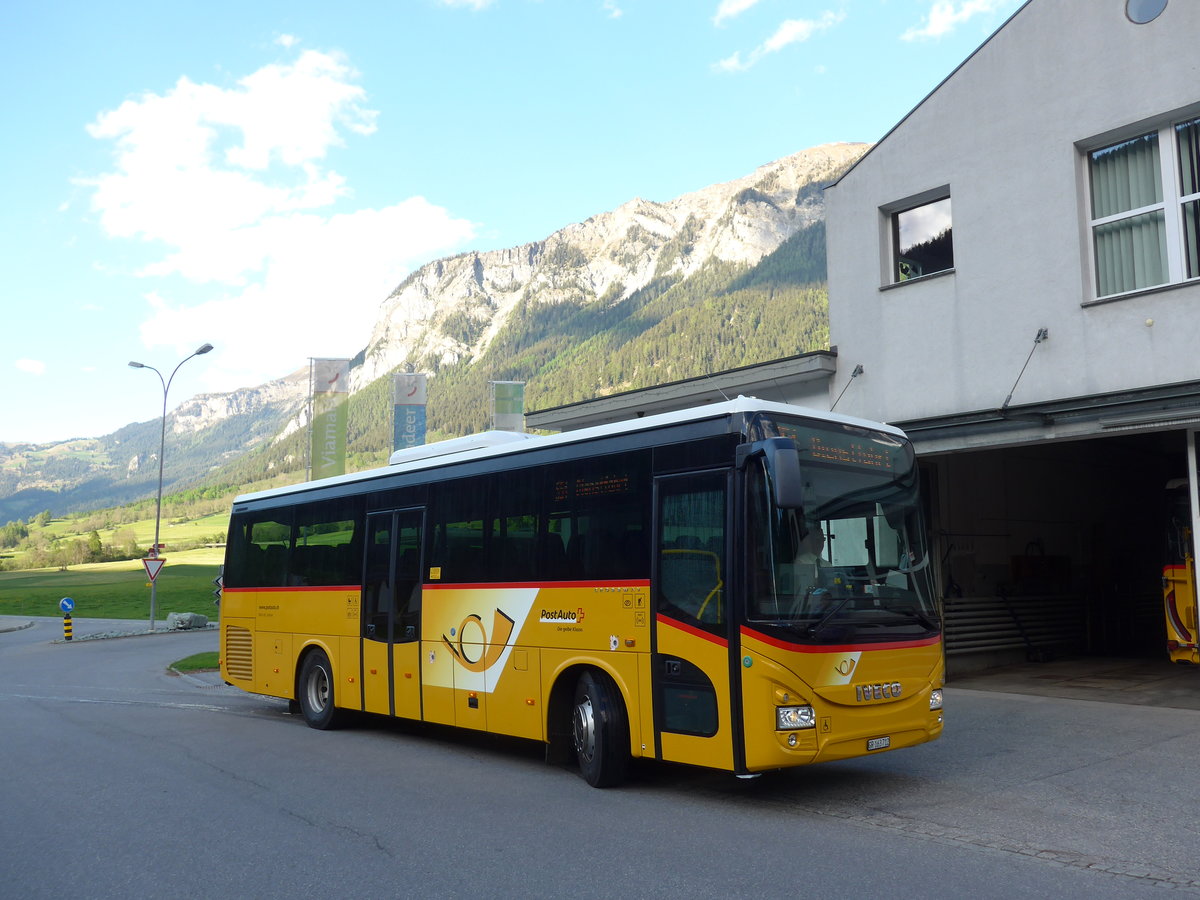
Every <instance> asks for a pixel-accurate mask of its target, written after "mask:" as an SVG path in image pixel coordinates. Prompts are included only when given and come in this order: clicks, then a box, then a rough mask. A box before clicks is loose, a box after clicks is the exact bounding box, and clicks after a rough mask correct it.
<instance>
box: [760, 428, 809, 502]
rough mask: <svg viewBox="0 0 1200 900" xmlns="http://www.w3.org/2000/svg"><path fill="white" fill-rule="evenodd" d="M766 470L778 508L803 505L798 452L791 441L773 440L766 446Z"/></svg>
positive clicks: (802, 478)
mask: <svg viewBox="0 0 1200 900" xmlns="http://www.w3.org/2000/svg"><path fill="white" fill-rule="evenodd" d="M767 472H768V473H769V474H770V476H771V486H772V489H773V491H774V493H775V505H776V506H778V507H779V508H780V509H801V508H803V506H804V477H803V476H802V475H801V474H800V452H799V451H798V450H797V449H796V445H795V444H793V443H792V442H791V441H786V442H784V441H781V442H779V443H778V444H776V443H775V442H774V441H772V442H771V445H770V446H768V447H767Z"/></svg>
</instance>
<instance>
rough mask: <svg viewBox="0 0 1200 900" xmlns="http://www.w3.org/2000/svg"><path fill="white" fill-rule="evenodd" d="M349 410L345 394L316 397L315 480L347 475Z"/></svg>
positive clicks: (314, 400)
mask: <svg viewBox="0 0 1200 900" xmlns="http://www.w3.org/2000/svg"><path fill="white" fill-rule="evenodd" d="M349 407H350V404H349V403H347V402H346V395H345V394H319V395H317V396H315V397H313V427H312V477H313V478H329V477H330V476H332V475H345V474H346V419H347V412H348V411H349Z"/></svg>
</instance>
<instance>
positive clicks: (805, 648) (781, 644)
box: [742, 626, 942, 653]
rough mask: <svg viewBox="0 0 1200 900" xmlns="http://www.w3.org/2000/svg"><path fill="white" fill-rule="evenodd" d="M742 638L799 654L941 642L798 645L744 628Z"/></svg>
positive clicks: (934, 640) (936, 638)
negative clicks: (749, 638) (752, 639)
mask: <svg viewBox="0 0 1200 900" xmlns="http://www.w3.org/2000/svg"><path fill="white" fill-rule="evenodd" d="M742 636H743V637H752V638H754V639H755V640H759V641H762V642H763V643H764V644H770V645H771V646H772V647H778V648H780V649H781V650H794V651H797V652H799V653H849V652H852V651H855V650H868V651H869V650H907V649H910V648H912V647H931V646H933V645H934V644H936V643H938V642H939V641H941V639H942V638H941V636H940V635H935V636H934V637H929V638H921V639H920V640H917V641H878V642H872V643H869V644H819V645H813V644H797V643H794V642H792V641H784V640H780V639H779V638H775V637H771V636H769V635H766V634H763V633H762V632H760V631H754V630H753V629H750V628H747V627H745V626H742Z"/></svg>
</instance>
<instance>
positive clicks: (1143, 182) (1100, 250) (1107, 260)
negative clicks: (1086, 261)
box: [1092, 134, 1168, 297]
mask: <svg viewBox="0 0 1200 900" xmlns="http://www.w3.org/2000/svg"><path fill="white" fill-rule="evenodd" d="M1160 171H1161V170H1160V168H1159V155H1158V135H1157V134H1148V135H1145V136H1143V137H1139V138H1134V139H1133V140H1131V141H1126V142H1124V143H1122V144H1117V145H1116V146H1113V147H1106V148H1105V149H1103V150H1097V151H1096V152H1094V153H1093V154H1092V218H1093V219H1102V218H1106V217H1108V216H1115V215H1120V214H1121V213H1124V212H1129V211H1132V210H1136V209H1142V208H1144V207H1147V206H1153V205H1154V204H1156V203H1162V199H1163V193H1162V183H1161V180H1160V175H1159V173H1160ZM1094 231H1095V239H1096V287H1097V291H1098V294H1099V296H1101V297H1104V296H1108V295H1110V294H1119V293H1121V292H1123V291H1133V290H1138V289H1139V288H1145V287H1151V286H1153V285H1156V284H1163V283H1165V282H1166V280H1167V277H1168V275H1167V247H1166V241H1165V235H1164V231H1165V225H1164V218H1163V212H1162V210H1161V209H1159V210H1155V211H1152V212H1146V213H1142V214H1140V215H1136V216H1130V217H1128V218H1124V219H1118V220H1116V221H1113V222H1108V223H1105V224H1103V225H1097V226H1096V227H1095V229H1094Z"/></svg>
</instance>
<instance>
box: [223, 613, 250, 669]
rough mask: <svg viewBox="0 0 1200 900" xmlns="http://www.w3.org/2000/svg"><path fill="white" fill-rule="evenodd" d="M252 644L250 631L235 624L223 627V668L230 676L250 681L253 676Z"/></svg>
mask: <svg viewBox="0 0 1200 900" xmlns="http://www.w3.org/2000/svg"><path fill="white" fill-rule="evenodd" d="M253 647H254V644H253V641H252V640H251V638H250V632H249V631H248V630H247V629H245V628H239V627H237V626H236V625H229V626H226V628H225V669H226V670H227V671H228V672H229V677H230V678H236V679H238V680H240V681H250V680H251V679H252V678H253V677H254V650H253Z"/></svg>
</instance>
